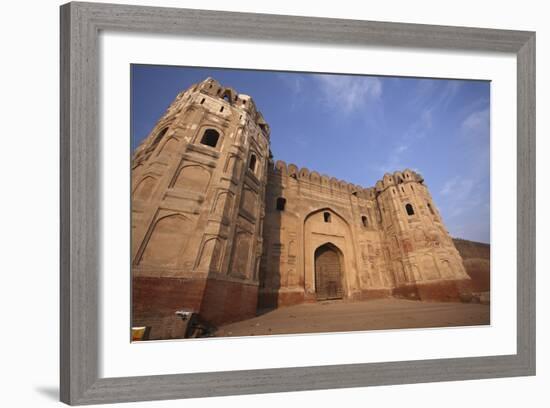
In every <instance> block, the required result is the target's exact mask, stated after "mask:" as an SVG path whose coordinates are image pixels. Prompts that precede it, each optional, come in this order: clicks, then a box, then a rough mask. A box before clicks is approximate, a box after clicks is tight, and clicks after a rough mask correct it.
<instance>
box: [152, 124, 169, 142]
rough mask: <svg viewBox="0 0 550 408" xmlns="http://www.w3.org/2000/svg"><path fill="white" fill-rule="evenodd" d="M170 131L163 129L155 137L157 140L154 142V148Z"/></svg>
mask: <svg viewBox="0 0 550 408" xmlns="http://www.w3.org/2000/svg"><path fill="white" fill-rule="evenodd" d="M167 131H168V128H167V127H166V128H164V129H162V130H161V131H160V132H159V133H158V135H156V136H155V140H154V142H153V146H154V145H156V144H157V143H158V142H160V139H162V137H163V136H164V135H165V134H166V132H167Z"/></svg>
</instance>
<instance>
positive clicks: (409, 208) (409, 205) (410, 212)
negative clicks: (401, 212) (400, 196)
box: [405, 204, 414, 215]
mask: <svg viewBox="0 0 550 408" xmlns="http://www.w3.org/2000/svg"><path fill="white" fill-rule="evenodd" d="M405 210H407V215H414V209H413V206H412V205H411V204H407V205H406V206H405Z"/></svg>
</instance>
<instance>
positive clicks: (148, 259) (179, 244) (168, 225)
mask: <svg viewBox="0 0 550 408" xmlns="http://www.w3.org/2000/svg"><path fill="white" fill-rule="evenodd" d="M189 224H190V220H189V218H187V217H185V216H183V215H182V214H180V213H174V214H169V215H166V216H164V217H161V218H159V219H158V220H157V221H156V222H155V224H154V226H153V227H152V228H151V232H150V234H149V235H148V237H147V238H146V242H145V245H144V249H143V251H142V253H141V257H140V259H139V261H138V263H143V264H148V265H154V266H175V265H177V263H178V259H179V257H180V256H181V254H182V253H183V251H184V250H185V248H186V246H187V241H188V237H189V235H188V234H187V231H188V230H189Z"/></svg>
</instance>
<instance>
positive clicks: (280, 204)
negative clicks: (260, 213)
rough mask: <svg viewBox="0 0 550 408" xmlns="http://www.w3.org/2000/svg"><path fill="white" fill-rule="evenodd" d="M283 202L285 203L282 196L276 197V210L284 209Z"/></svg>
mask: <svg viewBox="0 0 550 408" xmlns="http://www.w3.org/2000/svg"><path fill="white" fill-rule="evenodd" d="M285 204H286V199H285V198H283V197H279V198H277V210H278V211H284V210H285Z"/></svg>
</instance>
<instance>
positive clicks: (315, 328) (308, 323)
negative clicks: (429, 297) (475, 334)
mask: <svg viewBox="0 0 550 408" xmlns="http://www.w3.org/2000/svg"><path fill="white" fill-rule="evenodd" d="M489 323H490V306H488V305H482V304H471V303H467V304H466V303H437V302H420V301H411V300H402V299H379V300H370V301H364V302H345V301H327V302H319V303H305V304H301V305H296V306H289V307H283V308H280V309H275V310H272V311H268V312H265V313H264V314H261V315H259V316H257V317H254V318H252V319H248V320H243V321H241V322H237V323H231V324H227V325H225V326H221V327H219V328H218V330H217V331H216V332H215V334H214V335H215V336H216V337H225V336H259V335H267V334H289V333H321V332H343V331H355V330H379V329H404V328H425V327H451V326H477V325H487V324H489Z"/></svg>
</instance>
